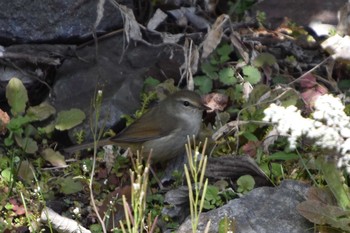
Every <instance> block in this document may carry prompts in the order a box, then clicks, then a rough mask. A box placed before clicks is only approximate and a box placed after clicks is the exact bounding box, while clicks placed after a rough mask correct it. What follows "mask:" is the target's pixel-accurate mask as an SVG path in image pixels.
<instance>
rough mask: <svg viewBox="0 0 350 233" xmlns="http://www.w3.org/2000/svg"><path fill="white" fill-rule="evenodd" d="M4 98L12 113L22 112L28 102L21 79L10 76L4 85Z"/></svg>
mask: <svg viewBox="0 0 350 233" xmlns="http://www.w3.org/2000/svg"><path fill="white" fill-rule="evenodd" d="M6 98H7V101H8V103H9V105H10V106H11V112H12V113H13V115H18V114H22V113H24V111H25V109H26V104H27V102H28V94H27V90H26V88H25V87H24V85H23V83H22V81H21V80H19V79H18V78H12V79H11V80H10V81H9V83H8V84H7V86H6Z"/></svg>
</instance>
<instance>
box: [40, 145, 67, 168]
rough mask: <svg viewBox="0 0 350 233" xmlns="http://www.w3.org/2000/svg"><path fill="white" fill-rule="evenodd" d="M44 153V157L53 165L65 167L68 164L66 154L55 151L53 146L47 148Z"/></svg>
mask: <svg viewBox="0 0 350 233" xmlns="http://www.w3.org/2000/svg"><path fill="white" fill-rule="evenodd" d="M42 155H43V158H44V159H45V160H46V161H48V162H49V163H51V165H52V166H55V167H63V166H66V165H67V164H66V161H65V159H64V156H63V155H62V154H61V153H60V152H58V151H54V150H53V149H51V148H47V149H45V150H44V151H43V153H42Z"/></svg>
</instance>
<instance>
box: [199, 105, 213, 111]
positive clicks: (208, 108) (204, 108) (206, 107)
mask: <svg viewBox="0 0 350 233" xmlns="http://www.w3.org/2000/svg"><path fill="white" fill-rule="evenodd" d="M201 108H202V109H203V110H206V111H207V110H212V109H211V108H210V107H208V106H207V105H204V104H201Z"/></svg>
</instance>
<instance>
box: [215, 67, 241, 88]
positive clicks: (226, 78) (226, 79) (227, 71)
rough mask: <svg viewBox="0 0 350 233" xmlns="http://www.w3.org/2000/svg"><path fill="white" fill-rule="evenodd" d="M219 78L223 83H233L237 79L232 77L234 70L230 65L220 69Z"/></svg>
mask: <svg viewBox="0 0 350 233" xmlns="http://www.w3.org/2000/svg"><path fill="white" fill-rule="evenodd" d="M219 80H220V82H222V83H223V84H225V85H233V84H235V83H237V79H236V78H235V77H234V70H233V69H232V68H231V67H228V68H224V69H222V70H220V72H219Z"/></svg>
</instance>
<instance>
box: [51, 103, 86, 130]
mask: <svg viewBox="0 0 350 233" xmlns="http://www.w3.org/2000/svg"><path fill="white" fill-rule="evenodd" d="M84 119H85V113H84V112H83V111H81V110H80V109H76V108H73V109H71V110H68V111H62V112H59V113H58V115H57V119H56V125H55V128H56V129H57V130H61V131H63V130H67V129H71V128H73V127H75V126H77V125H79V124H80V123H82V122H83V120H84Z"/></svg>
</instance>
